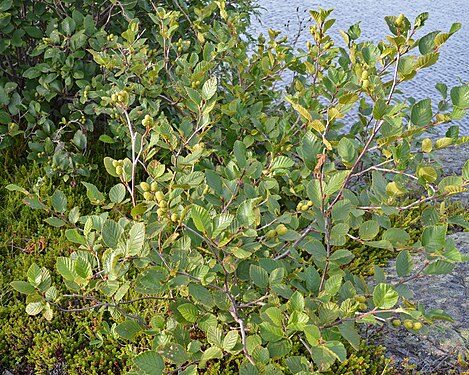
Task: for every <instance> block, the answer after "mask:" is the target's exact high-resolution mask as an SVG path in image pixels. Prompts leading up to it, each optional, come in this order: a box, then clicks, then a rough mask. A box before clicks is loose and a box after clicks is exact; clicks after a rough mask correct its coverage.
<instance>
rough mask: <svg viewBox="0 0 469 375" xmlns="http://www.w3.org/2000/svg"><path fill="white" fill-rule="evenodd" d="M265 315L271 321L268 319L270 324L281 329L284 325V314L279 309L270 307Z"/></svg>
mask: <svg viewBox="0 0 469 375" xmlns="http://www.w3.org/2000/svg"><path fill="white" fill-rule="evenodd" d="M264 313H265V314H266V315H267V316H268V318H269V319H266V320H267V321H269V322H270V323H272V324H274V325H276V326H279V327H281V326H282V324H283V320H284V316H283V313H282V312H281V311H280V309H279V308H277V307H268V308H267V309H266V310H265V311H264Z"/></svg>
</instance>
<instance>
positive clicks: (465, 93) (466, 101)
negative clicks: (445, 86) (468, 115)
mask: <svg viewBox="0 0 469 375" xmlns="http://www.w3.org/2000/svg"><path fill="white" fill-rule="evenodd" d="M450 96H451V102H452V103H453V105H454V106H456V107H458V108H468V107H469V85H467V84H466V85H462V86H457V87H453V88H452V89H451V91H450Z"/></svg>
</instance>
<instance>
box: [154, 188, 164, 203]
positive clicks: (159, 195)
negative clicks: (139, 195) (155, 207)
mask: <svg viewBox="0 0 469 375" xmlns="http://www.w3.org/2000/svg"><path fill="white" fill-rule="evenodd" d="M155 198H156V200H157V201H158V202H161V201H162V200H163V199H164V194H163V192H162V191H157V192H156V193H155Z"/></svg>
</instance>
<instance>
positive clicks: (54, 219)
mask: <svg viewBox="0 0 469 375" xmlns="http://www.w3.org/2000/svg"><path fill="white" fill-rule="evenodd" d="M44 221H45V222H46V223H47V224H49V225H52V226H53V227H56V228H60V227H62V226H64V225H65V221H63V220H62V219H59V218H58V217H55V216H52V217H48V218H47V219H45V220H44Z"/></svg>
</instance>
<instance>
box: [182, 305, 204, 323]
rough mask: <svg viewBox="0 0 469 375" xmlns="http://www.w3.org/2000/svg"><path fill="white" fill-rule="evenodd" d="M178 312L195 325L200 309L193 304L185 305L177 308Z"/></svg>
mask: <svg viewBox="0 0 469 375" xmlns="http://www.w3.org/2000/svg"><path fill="white" fill-rule="evenodd" d="M177 310H178V311H179V312H180V313H181V315H182V316H183V317H184V319H186V320H187V321H188V322H191V323H195V322H196V321H197V318H198V317H199V309H198V308H197V307H196V306H195V305H193V304H192V303H183V304H182V305H179V306H178V307H177Z"/></svg>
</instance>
